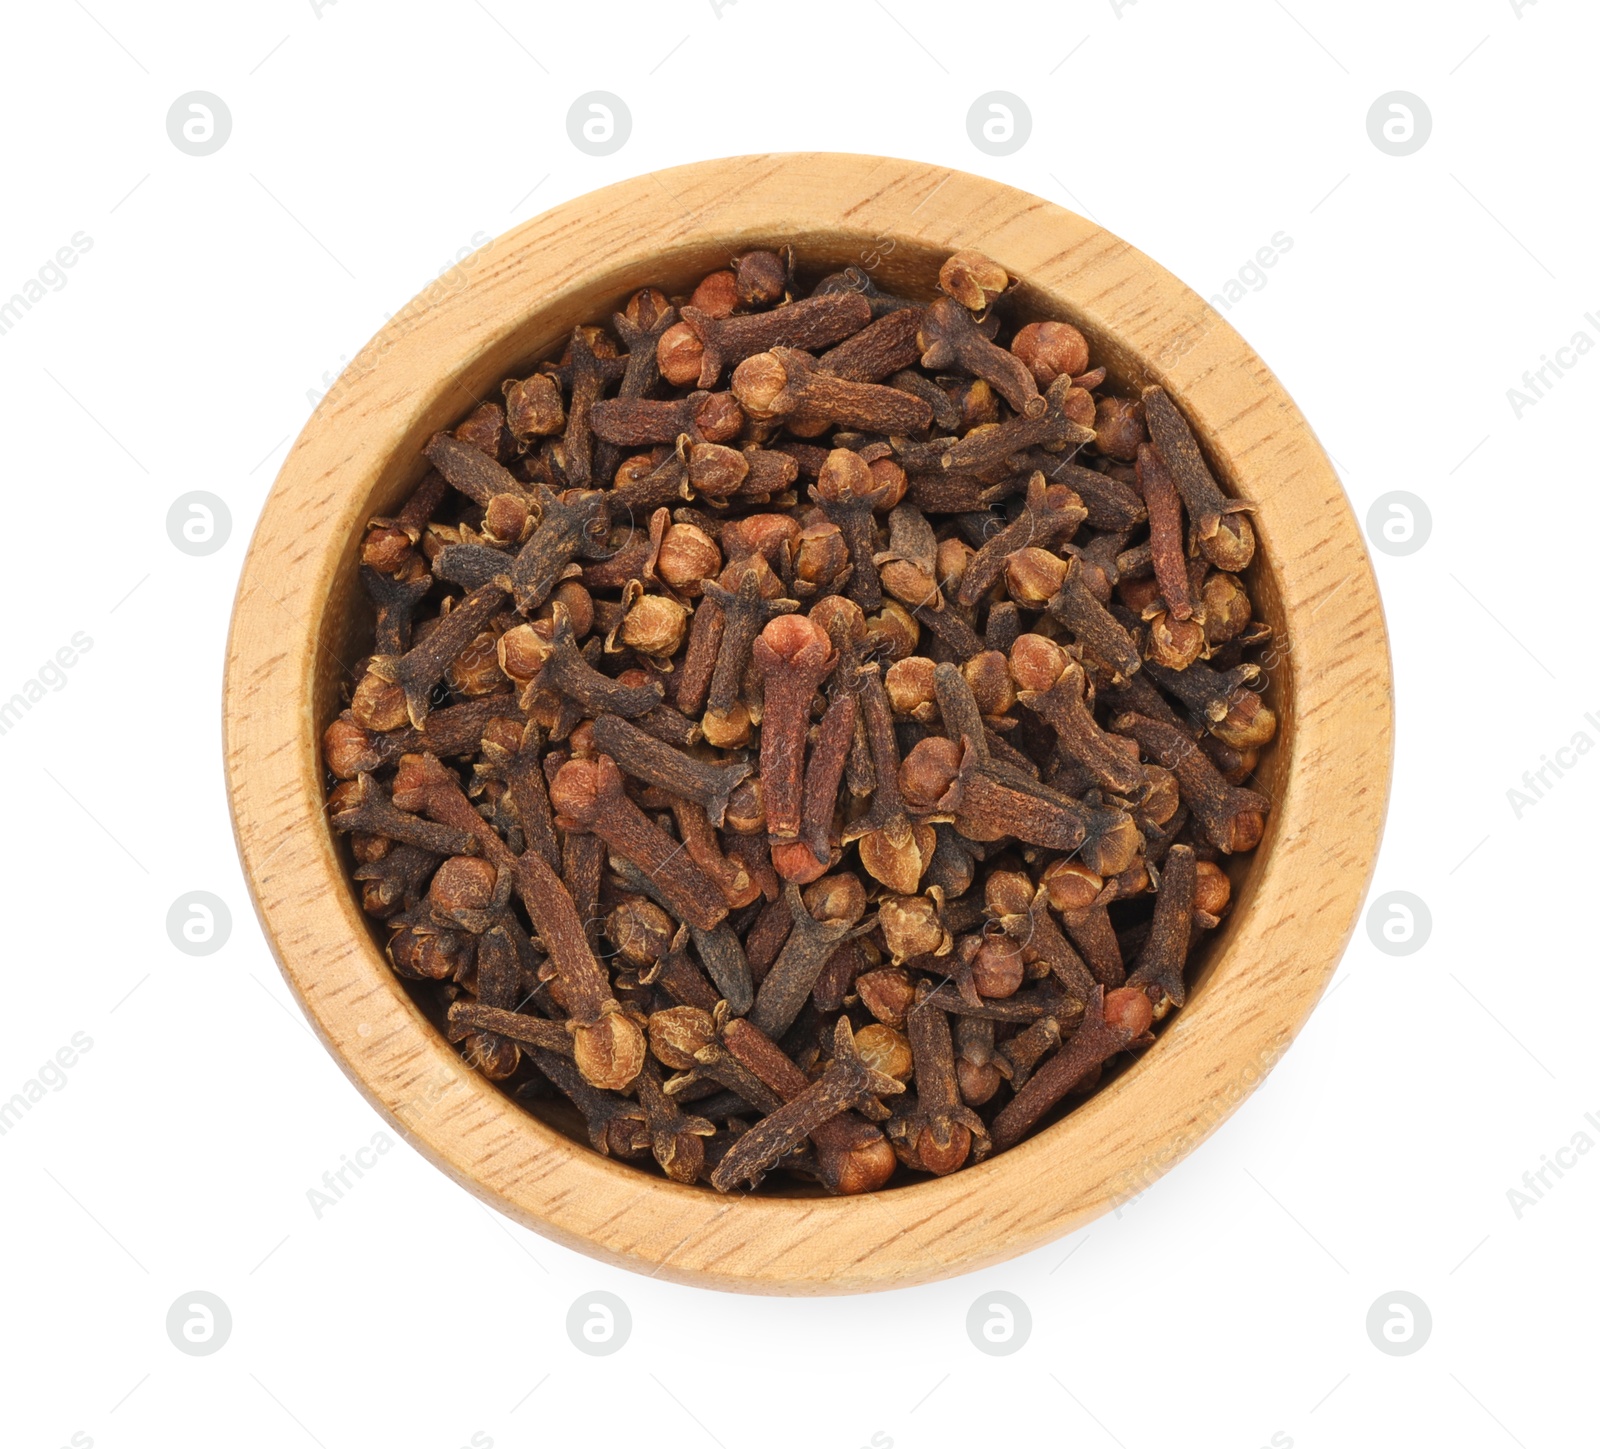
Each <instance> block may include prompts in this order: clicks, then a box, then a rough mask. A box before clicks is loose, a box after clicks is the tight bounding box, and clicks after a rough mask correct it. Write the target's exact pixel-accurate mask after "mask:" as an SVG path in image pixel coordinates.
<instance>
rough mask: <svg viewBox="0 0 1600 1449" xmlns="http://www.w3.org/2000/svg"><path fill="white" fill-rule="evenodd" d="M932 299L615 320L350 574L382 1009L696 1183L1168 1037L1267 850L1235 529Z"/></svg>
mask: <svg viewBox="0 0 1600 1449" xmlns="http://www.w3.org/2000/svg"><path fill="white" fill-rule="evenodd" d="M938 286H939V295H938V296H937V298H936V299H935V300H934V301H932V302H930V303H922V302H918V301H912V300H909V299H907V298H903V297H897V296H891V295H888V294H886V293H884V292H882V291H880V290H879V288H878V287H877V286H876V285H875V283H874V282H873V281H872V279H871V278H869V277H868V276H866V275H865V274H863V273H861V272H859V271H857V270H855V269H851V270H848V271H845V272H842V273H837V274H835V275H832V276H828V277H825V278H823V279H822V280H821V281H820V282H819V283H818V284H817V285H815V286H814V287H812V288H811V289H810V290H809V295H803V296H802V294H801V289H800V288H798V287H797V286H796V282H795V277H794V270H793V259H792V256H791V255H790V253H789V250H788V249H787V248H785V249H783V250H782V251H779V252H772V251H754V252H750V253H747V254H746V255H744V256H741V257H738V258H736V259H735V260H734V262H733V263H732V265H731V267H730V268H729V269H728V270H724V271H717V272H713V273H712V274H711V275H709V276H707V277H705V278H704V279H703V280H702V281H701V282H700V283H699V285H698V286H697V287H696V288H695V289H694V292H693V295H692V296H690V297H688V298H678V299H672V300H669V299H668V298H667V297H666V296H665V295H663V294H662V293H661V292H660V291H658V290H656V289H654V288H646V289H645V290H643V291H641V292H638V293H637V294H636V295H634V296H633V297H631V298H630V299H629V300H628V302H627V304H626V307H625V308H624V310H623V311H622V312H621V313H619V314H617V315H616V316H615V317H613V318H612V323H611V329H610V330H607V329H605V328H603V327H599V326H588V327H580V328H578V329H577V330H576V331H575V332H574V333H573V336H572V339H571V342H570V344H569V345H568V346H567V348H566V350H565V352H564V353H563V354H562V355H561V357H560V359H559V361H554V362H546V363H543V364H541V365H539V366H538V367H537V368H536V369H535V370H534V372H533V373H532V374H531V375H530V376H528V377H525V378H519V379H514V380H511V381H508V382H506V383H505V385H504V388H503V394H504V401H503V403H500V402H493V403H484V404H483V405H482V406H481V407H479V408H478V409H477V410H476V411H475V412H473V413H472V414H471V416H470V417H468V418H467V419H466V420H465V421H464V422H462V423H461V424H460V426H458V427H456V428H455V429H454V430H453V431H450V432H445V433H440V434H438V435H437V436H435V437H434V438H433V440H432V441H431V442H430V443H429V444H428V447H427V449H426V454H427V460H428V462H429V463H430V464H431V468H430V469H429V471H428V472H427V473H426V475H425V476H424V477H423V479H422V481H421V482H420V484H418V486H417V487H416V489H415V491H414V492H413V493H412V494H411V496H410V497H409V498H408V499H407V500H406V502H405V504H404V506H403V507H402V508H401V509H400V511H399V512H398V513H397V514H396V515H395V516H394V517H392V518H374V519H373V520H371V522H370V524H369V526H368V531H367V534H366V536H365V539H364V540H363V543H362V549H361V560H362V566H361V578H362V582H363V583H364V585H365V587H366V590H367V592H368V594H369V595H370V597H371V600H372V603H373V606H374V607H375V610H376V615H377V621H376V631H375V640H374V644H373V653H372V655H371V657H370V658H368V659H366V660H365V661H363V663H362V664H361V665H360V666H359V667H358V669H357V671H356V682H355V685H354V688H353V689H352V691H351V694H350V697H349V704H348V708H347V709H345V711H344V712H343V713H342V714H341V715H340V716H339V717H338V718H337V719H336V720H335V721H334V722H333V723H332V724H331V725H330V726H329V727H328V730H327V733H326V736H325V740H324V750H325V758H326V761H327V764H328V767H329V769H330V771H331V773H332V775H333V776H334V777H335V781H336V783H334V785H333V788H332V793H331V796H330V800H329V810H330V815H331V818H332V821H333V825H334V827H335V829H337V830H338V831H341V832H343V833H345V834H346V835H347V836H348V838H349V843H350V848H351V852H352V855H353V858H354V861H355V870H354V876H355V879H356V881H357V882H359V890H360V895H361V901H362V905H363V906H364V908H365V909H366V911H367V912H368V913H369V914H371V915H372V916H374V917H376V918H378V919H379V920H381V921H382V922H383V923H384V924H385V926H386V927H387V928H388V929H389V930H390V931H391V932H392V935H391V937H390V940H389V947H388V951H389V959H390V961H391V962H392V963H393V966H394V970H395V971H396V973H397V974H398V975H400V976H402V977H404V978H407V979H408V980H411V981H414V982H417V983H421V984H420V985H418V987H417V988H416V990H417V992H418V993H419V999H420V1000H422V1001H423V1003H424V1005H425V1006H426V1007H427V1008H428V1009H429V1010H431V1011H433V1012H434V1014H435V1017H436V1019H437V1020H438V1021H439V1023H440V1025H441V1028H442V1029H443V1030H444V1031H445V1033H446V1034H447V1035H448V1037H449V1039H450V1040H451V1041H452V1042H454V1043H456V1044H457V1045H458V1047H459V1049H460V1050H461V1052H462V1054H463V1056H464V1057H465V1058H466V1059H467V1061H469V1062H470V1063H471V1064H472V1065H473V1066H474V1067H475V1068H477V1070H479V1071H480V1072H482V1073H483V1074H484V1075H485V1076H486V1077H488V1078H490V1079H491V1080H493V1081H497V1082H500V1083H503V1084H504V1085H505V1086H506V1088H507V1089H508V1090H511V1091H514V1092H515V1093H516V1094H517V1096H518V1097H519V1098H521V1099H522V1100H525V1101H535V1100H537V1099H540V1098H549V1097H554V1096H555V1095H556V1094H558V1093H559V1094H561V1095H562V1096H564V1097H566V1098H567V1099H569V1100H570V1102H571V1104H572V1105H573V1106H574V1107H575V1108H576V1109H577V1111H578V1112H579V1113H581V1115H582V1117H583V1118H584V1120H585V1121H586V1123H587V1127H588V1135H589V1140H590V1141H591V1143H592V1144H593V1146H594V1147H595V1148H596V1150H598V1151H600V1152H603V1153H606V1154H609V1155H611V1156H613V1157H617V1158H622V1159H626V1160H629V1161H637V1162H641V1163H648V1162H650V1161H651V1160H652V1159H653V1160H654V1162H655V1163H657V1164H658V1165H659V1166H660V1168H661V1170H662V1171H664V1172H665V1173H666V1174H667V1176H668V1177H670V1178H672V1179H674V1180H676V1181H678V1182H684V1183H689V1182H695V1181H699V1180H705V1181H709V1182H710V1183H711V1185H712V1186H713V1187H715V1188H717V1189H719V1190H722V1191H728V1190H730V1189H733V1188H735V1187H736V1186H738V1185H740V1184H746V1183H748V1184H750V1185H752V1186H754V1185H756V1184H758V1183H759V1182H760V1181H761V1179H762V1176H763V1174H765V1173H767V1172H769V1171H773V1170H777V1171H781V1172H785V1173H791V1174H798V1175H799V1176H800V1177H802V1178H805V1179H809V1180H812V1181H815V1182H819V1183H821V1184H822V1185H823V1187H824V1188H826V1189H827V1190H829V1191H831V1192H840V1193H852V1192H863V1191H870V1190H873V1189H876V1188H880V1187H883V1186H885V1185H886V1184H888V1183H889V1182H890V1180H891V1179H892V1178H893V1177H894V1176H895V1174H896V1170H897V1167H900V1166H903V1167H904V1168H905V1169H907V1170H909V1171H910V1172H913V1173H924V1172H926V1173H939V1174H943V1173H948V1172H952V1171H954V1170H956V1169H958V1168H960V1167H962V1166H964V1165H965V1164H967V1163H970V1162H975V1161H979V1160H981V1159H982V1158H983V1157H985V1156H987V1155H989V1154H990V1153H993V1152H997V1151H1001V1150H1003V1149H1005V1148H1007V1147H1010V1146H1013V1145H1014V1144H1015V1143H1017V1142H1018V1141H1020V1140H1021V1139H1022V1138H1024V1137H1025V1136H1027V1135H1028V1134H1029V1133H1030V1132H1032V1131H1033V1130H1034V1129H1035V1128H1037V1127H1038V1126H1039V1125H1040V1124H1041V1123H1043V1122H1045V1121H1047V1120H1053V1117H1052V1114H1054V1113H1056V1112H1057V1109H1058V1108H1059V1107H1060V1104H1062V1103H1063V1102H1064V1101H1069V1100H1070V1099H1073V1098H1078V1097H1082V1096H1083V1095H1084V1094H1085V1093H1087V1092H1089V1091H1092V1090H1093V1089H1094V1088H1095V1087H1096V1086H1097V1085H1098V1084H1100V1083H1101V1082H1102V1081H1103V1080H1104V1079H1105V1078H1106V1077H1108V1076H1109V1075H1110V1074H1112V1073H1113V1072H1115V1071H1116V1070H1118V1069H1119V1067H1121V1066H1123V1065H1125V1064H1126V1062H1127V1061H1128V1060H1129V1059H1130V1058H1131V1056H1132V1055H1134V1054H1137V1053H1138V1052H1139V1051H1141V1050H1142V1049H1143V1048H1144V1047H1146V1046H1147V1045H1149V1044H1150V1042H1151V1041H1152V1040H1153V1039H1154V1038H1153V1036H1152V1033H1151V1025H1152V1022H1153V1021H1155V1020H1159V1019H1160V1018H1161V1017H1163V1016H1164V1015H1166V1014H1167V1013H1168V1012H1169V1011H1170V1010H1172V1009H1173V1008H1176V1007H1180V1006H1182V1004H1183V1001H1184V994H1185V987H1184V969H1185V965H1186V962H1187V961H1188V959H1189V956H1190V951H1191V946H1192V944H1193V943H1194V941H1195V940H1196V939H1197V938H1198V937H1199V936H1201V935H1202V934H1203V932H1204V931H1205V930H1207V929H1208V928H1211V927H1214V926H1215V925H1217V923H1218V921H1219V919H1220V918H1221V916H1222V915H1223V913H1224V912H1225V910H1226V909H1227V906H1228V902H1229V895H1230V887H1229V881H1228V877H1227V876H1226V875H1225V874H1224V872H1223V870H1222V869H1221V867H1220V865H1219V864H1218V860H1219V858H1220V857H1221V856H1224V855H1229V854H1235V853H1238V852H1242V851H1249V850H1251V849H1253V848H1254V847H1255V845H1256V844H1257V842H1258V841H1259V840H1260V838H1261V835H1262V830H1263V825H1264V816H1265V813H1266V811H1267V808H1268V802H1267V801H1266V799H1264V798H1263V797H1262V796H1261V795H1259V794H1258V793H1256V792H1254V791H1252V790H1250V789H1248V788H1246V787H1245V785H1244V783H1243V782H1244V781H1245V780H1246V779H1247V778H1248V777H1249V776H1250V774H1251V772H1252V770H1253V769H1254V767H1255V764H1256V760H1257V755H1258V752H1259V750H1260V749H1261V748H1262V747H1263V746H1264V745H1265V744H1266V743H1267V742H1268V741H1269V740H1270V739H1271V738H1272V735H1273V732H1274V729H1275V724H1276V721H1275V720H1274V717H1273V713H1272V711H1271V710H1270V709H1269V708H1267V707H1266V705H1265V704H1263V702H1262V700H1261V696H1260V694H1259V692H1258V690H1257V688H1252V686H1258V685H1259V681H1260V669H1259V666H1258V665H1257V664H1255V663H1253V662H1251V660H1250V658H1249V655H1250V653H1251V651H1252V649H1253V648H1257V647H1259V646H1261V645H1262V644H1264V643H1265V642H1266V641H1267V639H1268V637H1269V634H1270V630H1269V628H1268V627H1267V625H1265V624H1264V623H1262V622H1261V621H1259V620H1258V619H1256V618H1255V617H1254V616H1253V610H1252V607H1251V601H1250V598H1249V595H1248V593H1247V592H1246V589H1245V587H1244V585H1243V583H1242V582H1241V580H1240V577H1239V573H1240V570H1242V569H1243V568H1244V567H1245V566H1246V565H1247V564H1248V563H1249V562H1250V559H1251V556H1252V553H1253V552H1254V548H1255V540H1254V534H1253V532H1252V529H1251V526H1250V523H1249V521H1248V519H1247V518H1246V516H1245V510H1246V509H1247V508H1248V505H1247V504H1245V503H1242V502H1240V501H1238V500H1236V499H1230V498H1228V497H1226V496H1225V495H1224V494H1223V493H1222V492H1221V490H1220V489H1219V488H1218V486H1217V483H1216V481H1215V479H1214V478H1213V476H1212V474H1211V472H1210V471H1209V469H1208V467H1207V465H1206V462H1205V460H1204V458H1203V457H1202V455H1201V451H1200V449H1199V447H1198V446H1197V444H1196V441H1195V438H1194V436H1193V434H1192V433H1191V431H1190V429H1189V426H1188V424H1187V423H1186V422H1185V420H1184V418H1183V416H1182V415H1181V414H1180V412H1179V411H1178V409H1177V408H1176V407H1175V406H1174V404H1173V403H1172V401H1171V400H1170V399H1169V398H1168V397H1167V395H1166V394H1165V393H1164V392H1163V391H1162V390H1161V389H1160V388H1158V387H1151V388H1146V389H1145V391H1144V394H1143V396H1142V397H1141V398H1138V399H1130V398H1124V397H1118V396H1113V395H1109V394H1107V393H1105V392H1103V391H1102V388H1103V386H1104V383H1105V371H1104V369H1102V368H1091V366H1090V358H1089V349H1088V345H1087V344H1086V342H1085V340H1084V338H1083V336H1082V335H1081V334H1080V333H1079V332H1078V331H1077V330H1076V329H1075V328H1073V327H1072V326H1070V325H1068V324H1066V323H1063V322H1053V321H1035V322H1028V323H1026V325H1020V326H1019V325H1016V322H1017V319H1015V317H1014V316H1013V314H1012V298H1011V294H1012V292H1013V290H1014V283H1013V282H1012V279H1011V278H1009V277H1008V276H1007V275H1006V272H1005V271H1004V269H1002V268H1001V267H1000V266H999V265H997V264H996V263H995V262H993V261H991V260H989V259H988V258H986V257H983V256H981V255H979V254H977V253H973V252H960V253H957V254H956V255H954V256H952V257H950V258H949V260H948V261H947V262H946V263H945V265H944V266H943V268H942V269H941V270H940V273H939V282H938Z"/></svg>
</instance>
